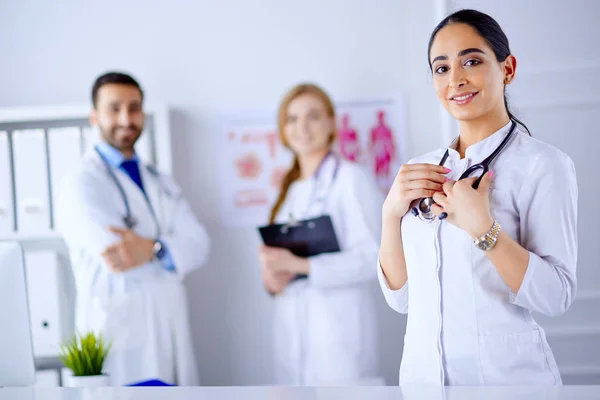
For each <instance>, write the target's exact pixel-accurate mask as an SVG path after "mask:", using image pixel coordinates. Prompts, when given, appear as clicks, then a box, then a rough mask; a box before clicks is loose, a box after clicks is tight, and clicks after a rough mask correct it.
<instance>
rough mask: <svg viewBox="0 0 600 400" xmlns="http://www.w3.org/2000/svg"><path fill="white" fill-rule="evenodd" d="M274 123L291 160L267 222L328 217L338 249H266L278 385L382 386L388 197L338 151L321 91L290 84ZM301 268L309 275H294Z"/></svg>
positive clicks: (264, 262)
mask: <svg viewBox="0 0 600 400" xmlns="http://www.w3.org/2000/svg"><path fill="white" fill-rule="evenodd" d="M278 125H279V132H280V135H281V140H282V142H283V143H284V145H285V146H287V147H288V148H289V149H291V151H292V152H293V153H294V155H295V158H294V163H293V167H292V168H291V169H290V170H289V172H288V173H287V175H285V177H284V178H283V182H282V188H281V193H280V195H279V198H278V200H277V202H276V204H275V205H274V207H273V209H272V213H271V218H270V222H271V223H287V222H288V221H289V219H290V216H292V217H293V218H295V219H296V220H302V219H307V218H313V217H317V216H321V215H329V216H330V217H331V220H332V223H333V226H334V229H335V233H336V236H337V239H338V242H339V244H340V247H341V251H340V252H337V253H328V254H320V255H317V256H313V257H309V258H300V257H297V256H295V255H293V254H292V253H291V252H290V251H288V250H286V249H280V248H272V247H263V248H261V251H260V260H261V264H262V278H263V281H264V285H265V287H266V289H267V290H268V291H269V292H270V293H271V294H272V295H273V296H274V301H275V315H274V320H275V331H274V334H275V343H274V355H275V359H276V360H275V370H276V379H277V384H282V385H361V384H373V383H375V384H383V383H384V382H383V379H382V378H380V377H379V372H378V357H377V340H378V337H377V336H378V335H377V322H376V318H375V307H374V295H375V293H373V291H372V288H373V286H372V285H373V284H375V282H376V279H377V274H376V270H375V269H374V268H373V260H374V259H376V258H377V249H378V246H379V237H380V225H379V221H381V216H380V213H381V205H382V203H383V196H381V197H380V196H379V194H378V192H377V187H376V186H375V183H374V181H373V180H372V179H371V178H370V177H368V175H367V174H366V172H365V171H364V170H363V169H361V167H359V166H358V165H356V164H352V163H350V162H348V161H344V160H342V159H340V158H338V157H337V156H335V155H333V154H332V152H331V147H332V143H333V141H334V139H335V135H336V128H335V112H334V106H333V104H332V102H331V100H330V99H329V97H328V96H327V94H326V93H325V92H324V91H323V90H322V89H320V88H319V87H317V86H315V85H312V84H301V85H298V86H296V87H294V88H292V89H291V90H290V91H289V92H288V93H287V94H286V95H285V97H284V98H283V101H282V103H281V105H280V109H279V115H278ZM319 199H321V200H319ZM298 274H304V275H307V276H308V277H307V278H306V279H293V278H294V277H295V276H296V275H298Z"/></svg>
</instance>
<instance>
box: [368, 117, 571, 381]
mask: <svg viewBox="0 0 600 400" xmlns="http://www.w3.org/2000/svg"><path fill="white" fill-rule="evenodd" d="M509 128H510V124H509V125H506V126H505V127H503V128H502V129H500V130H499V131H497V132H495V133H494V134H493V135H491V136H490V137H488V138H486V139H485V140H483V141H481V142H479V143H477V144H475V145H473V146H471V147H469V148H468V149H467V152H466V156H465V158H464V159H462V160H461V159H460V156H459V154H458V152H456V150H454V149H453V148H452V147H453V146H451V150H450V156H449V158H448V160H447V161H446V164H445V166H446V167H448V168H450V169H451V170H452V172H451V173H450V174H449V177H450V178H451V179H458V177H459V176H460V175H461V174H462V172H463V171H465V170H466V169H467V168H468V167H469V166H471V165H473V164H475V163H478V162H481V161H482V160H483V159H484V158H485V157H487V156H488V155H489V154H491V153H492V152H493V151H494V150H495V149H496V148H497V146H498V144H500V142H501V141H502V139H503V138H504V137H505V135H506V133H507V132H508V129H509ZM444 151H445V149H440V150H437V151H434V152H431V153H429V154H426V155H424V156H422V157H418V158H416V159H414V160H411V163H432V164H438V163H439V162H440V159H441V157H442V155H443V152H444ZM491 169H492V170H493V171H494V178H493V181H492V186H491V192H490V206H491V211H492V216H493V217H494V218H495V219H496V220H498V222H499V223H500V224H501V226H502V229H503V230H504V231H505V232H506V233H507V234H508V235H509V236H510V237H512V238H513V239H514V240H516V241H517V242H519V243H520V244H521V245H522V246H523V247H524V248H525V249H527V250H528V251H529V256H530V258H529V265H528V267H527V272H526V274H525V279H524V280H523V283H522V285H521V287H520V289H519V291H518V293H513V292H512V290H511V289H510V288H509V287H508V285H507V284H506V283H505V282H504V281H503V280H502V278H501V277H500V275H499V273H498V271H497V270H496V268H495V267H494V265H493V264H492V263H491V261H489V259H488V258H487V257H486V255H485V254H484V252H483V251H481V250H478V249H477V248H476V247H475V246H474V244H473V240H472V239H471V238H470V237H469V236H468V235H467V234H466V233H465V232H464V231H462V230H460V229H459V228H457V227H455V226H454V225H452V224H450V223H448V222H445V221H439V220H438V221H436V222H433V223H425V222H423V221H421V220H419V219H418V218H417V217H415V216H413V215H412V214H410V213H407V214H406V215H405V216H404V217H403V219H402V240H403V244H404V252H405V257H406V265H407V273H408V280H407V283H406V284H405V285H404V287H402V288H400V289H399V290H390V288H389V286H388V284H387V281H386V279H385V277H384V275H383V272H382V270H381V267H380V266H378V275H379V281H380V285H381V287H382V289H383V293H384V295H385V297H386V300H387V302H388V304H389V305H390V306H391V307H392V308H393V309H394V310H396V311H397V312H399V313H408V321H407V328H406V335H405V337H404V352H403V356H402V363H401V366H400V384H401V385H403V384H410V383H432V384H440V385H441V384H445V385H559V384H561V383H562V381H561V377H560V374H559V371H558V368H557V365H556V362H555V359H554V356H553V354H552V351H551V349H550V347H549V346H548V343H547V341H546V336H545V333H544V330H543V329H542V328H541V327H540V326H539V325H538V324H537V323H536V321H535V320H534V318H533V316H532V311H536V312H539V313H542V314H545V315H549V316H556V315H560V314H562V313H564V312H565V311H566V310H567V309H568V308H569V306H570V304H571V302H572V301H573V299H574V298H575V292H576V283H577V280H576V276H575V270H576V263H577V229H576V221H577V182H576V177H575V169H574V166H573V163H572V161H571V159H570V158H569V157H568V156H567V155H566V154H564V153H562V152H561V151H559V150H558V149H556V148H555V147H553V146H551V145H549V144H546V143H543V142H541V141H539V140H538V139H536V138H532V137H530V136H528V134H527V133H526V132H525V131H524V130H522V129H521V128H520V127H518V128H517V132H515V135H514V137H513V138H512V139H511V141H510V142H509V143H508V145H507V146H506V147H505V148H504V150H503V151H502V153H501V154H500V155H499V156H498V157H497V158H496V160H495V161H494V162H493V163H492V166H491Z"/></svg>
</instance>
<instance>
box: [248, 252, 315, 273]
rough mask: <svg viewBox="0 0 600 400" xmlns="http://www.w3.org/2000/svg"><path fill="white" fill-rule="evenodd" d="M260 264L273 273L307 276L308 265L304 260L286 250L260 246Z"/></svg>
mask: <svg viewBox="0 0 600 400" xmlns="http://www.w3.org/2000/svg"><path fill="white" fill-rule="evenodd" d="M259 252H260V262H261V264H262V265H263V266H264V267H266V268H268V269H269V270H271V271H274V272H289V273H291V274H308V272H309V269H310V264H309V262H308V260H307V259H306V258H302V257H298V256H297V255H295V254H294V253H292V252H291V251H289V250H288V249H284V248H280V247H269V246H262V247H261V248H260V250H259Z"/></svg>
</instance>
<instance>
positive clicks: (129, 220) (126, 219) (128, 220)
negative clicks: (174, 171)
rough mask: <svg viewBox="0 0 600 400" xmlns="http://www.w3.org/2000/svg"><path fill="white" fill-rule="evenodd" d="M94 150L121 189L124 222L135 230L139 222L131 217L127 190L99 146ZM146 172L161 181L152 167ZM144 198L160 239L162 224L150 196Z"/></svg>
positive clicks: (147, 168) (147, 166) (148, 166)
mask: <svg viewBox="0 0 600 400" xmlns="http://www.w3.org/2000/svg"><path fill="white" fill-rule="evenodd" d="M94 150H96V153H98V155H99V156H100V159H101V160H102V162H103V163H104V165H105V166H106V170H107V171H108V174H109V175H110V177H111V178H112V180H113V182H114V184H115V185H116V186H117V188H118V189H119V192H120V193H121V198H122V199H123V204H124V205H125V216H124V217H123V222H124V223H125V226H126V227H127V228H128V229H133V228H134V227H135V226H136V225H137V221H136V219H135V218H134V217H133V215H131V207H130V206H129V200H128V199H127V195H126V194H125V190H124V189H123V186H122V185H121V182H119V179H118V178H117V176H116V175H115V173H114V171H113V169H112V168H111V166H110V164H109V163H108V160H107V159H106V158H105V157H104V155H103V154H102V152H101V151H100V149H98V146H95V147H94ZM146 170H147V171H148V172H149V173H150V174H152V175H153V176H154V177H155V178H157V179H160V174H159V172H158V171H157V170H156V169H155V168H154V167H152V166H150V165H146ZM161 190H163V191H164V192H165V193H166V194H167V195H169V192H168V191H167V190H165V189H164V188H162V189H161ZM144 197H145V198H146V202H147V203H148V207H150V213H151V214H152V218H153V219H154V225H155V226H156V236H157V237H158V236H160V224H159V223H158V218H157V217H156V213H155V212H154V208H153V207H152V204H151V203H150V200H149V199H148V196H146V194H145V193H144Z"/></svg>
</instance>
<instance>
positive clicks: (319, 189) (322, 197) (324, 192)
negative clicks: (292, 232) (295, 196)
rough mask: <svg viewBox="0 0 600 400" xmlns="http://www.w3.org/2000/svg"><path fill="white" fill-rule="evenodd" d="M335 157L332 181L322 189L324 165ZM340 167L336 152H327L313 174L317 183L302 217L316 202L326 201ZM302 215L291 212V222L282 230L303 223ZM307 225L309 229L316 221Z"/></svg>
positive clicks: (285, 230)
mask: <svg viewBox="0 0 600 400" xmlns="http://www.w3.org/2000/svg"><path fill="white" fill-rule="evenodd" d="M331 157H333V159H334V162H335V166H334V169H333V175H332V177H331V182H329V185H328V187H327V189H326V190H322V187H321V186H322V185H319V183H320V181H321V179H320V178H321V172H322V170H323V166H324V165H325V162H326V161H327V160H328V159H329V158H331ZM339 169H340V159H339V158H338V157H336V156H335V154H333V152H329V153H327V155H326V156H325V157H324V158H323V160H321V162H320V163H319V166H318V167H317V170H316V171H315V173H314V175H313V179H314V180H315V185H314V186H313V188H312V191H311V194H310V197H309V201H308V205H307V206H306V209H305V210H304V212H303V213H302V214H301V215H302V217H303V216H305V215H306V214H307V213H308V211H309V210H310V209H311V208H312V207H313V206H315V204H319V203H321V204H322V203H324V202H325V200H326V199H327V195H328V194H329V191H330V190H331V187H332V186H333V184H334V183H335V180H336V178H337V175H338V171H339ZM318 192H320V193H319V195H318V196H317V193H318ZM302 217H300V218H297V217H295V216H294V214H293V213H289V218H290V220H289V222H288V223H286V224H284V225H283V226H282V227H281V232H282V233H287V231H288V229H289V228H292V227H297V226H300V225H301V222H300V219H302ZM307 227H308V228H309V229H312V228H314V227H315V226H314V222H311V221H309V222H308V223H307Z"/></svg>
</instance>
